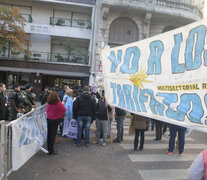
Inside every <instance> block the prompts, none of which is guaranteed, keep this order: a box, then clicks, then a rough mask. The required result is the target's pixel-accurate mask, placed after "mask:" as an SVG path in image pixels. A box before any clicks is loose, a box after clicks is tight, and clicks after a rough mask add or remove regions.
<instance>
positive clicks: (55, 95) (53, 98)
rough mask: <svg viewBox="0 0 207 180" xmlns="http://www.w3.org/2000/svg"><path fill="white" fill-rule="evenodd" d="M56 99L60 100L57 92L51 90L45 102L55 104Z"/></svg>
mask: <svg viewBox="0 0 207 180" xmlns="http://www.w3.org/2000/svg"><path fill="white" fill-rule="evenodd" d="M58 101H60V99H59V97H58V93H57V92H56V91H52V92H51V93H50V94H49V96H48V98H47V103H48V104H57V103H58Z"/></svg>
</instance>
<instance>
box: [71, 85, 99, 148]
mask: <svg viewBox="0 0 207 180" xmlns="http://www.w3.org/2000/svg"><path fill="white" fill-rule="evenodd" d="M73 118H74V119H76V120H77V121H78V137H77V141H76V143H75V144H76V146H77V147H80V143H81V136H82V130H83V128H85V146H86V147H88V145H89V134H90V124H91V120H94V119H95V118H96V101H95V99H94V98H93V97H92V96H91V95H90V94H89V88H88V86H85V87H84V88H83V93H82V94H81V95H80V96H79V97H77V98H76V100H75V101H74V102H73Z"/></svg>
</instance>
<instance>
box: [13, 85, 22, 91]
mask: <svg viewBox="0 0 207 180" xmlns="http://www.w3.org/2000/svg"><path fill="white" fill-rule="evenodd" d="M13 89H14V90H15V91H18V92H20V90H21V87H20V85H19V84H17V83H15V84H14V85H13Z"/></svg>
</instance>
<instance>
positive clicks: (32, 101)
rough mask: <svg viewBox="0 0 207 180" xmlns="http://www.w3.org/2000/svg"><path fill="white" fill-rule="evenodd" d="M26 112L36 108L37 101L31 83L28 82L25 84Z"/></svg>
mask: <svg viewBox="0 0 207 180" xmlns="http://www.w3.org/2000/svg"><path fill="white" fill-rule="evenodd" d="M25 89H26V91H25V93H24V95H25V113H28V112H29V111H31V110H32V108H36V107H37V106H36V103H35V99H34V98H33V96H32V92H31V85H30V84H27V85H26V86H25Z"/></svg>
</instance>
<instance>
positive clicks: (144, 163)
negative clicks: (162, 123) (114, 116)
mask: <svg viewBox="0 0 207 180" xmlns="http://www.w3.org/2000/svg"><path fill="white" fill-rule="evenodd" d="M128 129H129V119H127V118H126V119H125V122H124V141H123V142H122V143H121V144H113V146H112V145H111V144H110V141H109V140H108V141H107V146H105V147H102V146H101V145H100V144H99V145H94V144H92V143H91V145H90V146H89V147H85V146H84V142H82V146H81V147H79V148H78V147H75V146H74V145H73V143H74V141H73V140H72V139H70V138H63V137H61V136H58V138H60V139H61V142H60V143H59V144H55V149H56V150H57V151H58V155H54V156H49V155H47V154H45V153H44V152H42V151H39V152H38V153H37V154H36V155H35V156H33V157H32V158H31V159H30V160H29V161H28V162H27V163H26V164H25V165H24V166H23V167H21V168H20V169H19V170H18V171H16V172H12V174H11V175H10V176H9V178H8V179H9V180H49V179H50V180H56V179H57V180H59V179H60V180H67V179H70V180H89V179H90V180H170V179H173V180H180V179H182V180H185V179H188V177H187V169H188V167H189V166H190V164H191V163H192V162H193V160H194V159H195V157H196V156H197V155H198V154H199V153H200V152H201V151H202V150H203V149H205V148H207V141H206V137H207V135H206V134H205V133H201V132H192V133H191V134H190V135H189V136H187V137H186V144H185V151H184V155H183V156H178V155H177V154H176V153H175V152H174V154H173V155H172V156H169V155H167V154H166V151H167V148H168V141H169V131H167V132H166V133H165V135H163V137H162V140H161V141H160V142H154V141H152V139H154V138H155V131H151V130H149V131H147V132H146V133H145V144H144V149H143V151H134V150H133V139H134V136H133V135H128ZM112 132H113V137H114V138H115V135H116V122H112ZM94 137H95V135H94V130H92V131H91V142H93V141H94ZM112 147H113V149H112Z"/></svg>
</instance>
